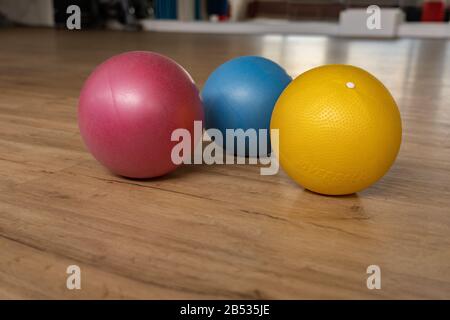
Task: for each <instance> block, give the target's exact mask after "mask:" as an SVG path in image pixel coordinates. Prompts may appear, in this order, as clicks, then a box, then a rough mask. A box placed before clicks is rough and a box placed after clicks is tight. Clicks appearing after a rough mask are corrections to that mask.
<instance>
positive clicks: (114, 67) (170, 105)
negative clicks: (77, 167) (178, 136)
mask: <svg viewBox="0 0 450 320" xmlns="http://www.w3.org/2000/svg"><path fill="white" fill-rule="evenodd" d="M194 120H200V121H203V107H202V104H201V100H200V96H199V92H198V90H197V88H196V86H195V84H194V82H193V80H192V78H191V77H190V75H189V74H188V73H187V72H186V71H185V70H184V69H183V68H182V67H181V66H180V65H178V64H177V63H176V62H174V61H173V60H171V59H169V58H167V57H164V56H162V55H160V54H157V53H153V52H144V51H134V52H127V53H123V54H119V55H117V56H114V57H112V58H110V59H108V60H106V61H105V62H103V63H102V64H101V65H99V66H98V67H97V68H96V69H95V70H94V71H93V73H92V74H91V75H90V76H89V78H88V79H87V80H86V82H85V84H84V86H83V88H82V90H81V95H80V99H79V105H78V124H79V128H80V132H81V136H82V138H83V140H84V142H85V144H86V146H87V148H88V149H89V151H90V152H91V153H92V154H93V156H94V157H95V158H96V159H97V160H98V161H99V162H100V163H101V164H103V165H104V166H105V167H107V168H109V169H110V170H111V171H112V172H114V173H116V174H118V175H121V176H125V177H130V178H152V177H157V176H161V175H164V174H166V173H169V172H171V171H172V170H174V169H175V168H176V165H175V164H174V163H173V162H172V160H171V151H172V148H173V146H174V145H176V144H177V143H178V142H176V141H171V134H172V132H173V131H174V130H175V129H178V128H184V129H187V130H189V132H190V133H191V137H192V138H193V137H194V134H193V130H194ZM194 143H195V141H192V144H194Z"/></svg>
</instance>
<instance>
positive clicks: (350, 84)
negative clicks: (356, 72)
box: [345, 82, 355, 89]
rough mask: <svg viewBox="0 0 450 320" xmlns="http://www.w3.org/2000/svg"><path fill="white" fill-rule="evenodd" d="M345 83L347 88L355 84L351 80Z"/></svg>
mask: <svg viewBox="0 0 450 320" xmlns="http://www.w3.org/2000/svg"><path fill="white" fill-rule="evenodd" d="M345 85H346V86H347V88H349V89H354V88H355V84H354V83H353V82H347V83H346V84H345Z"/></svg>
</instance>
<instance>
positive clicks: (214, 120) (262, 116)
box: [201, 56, 292, 156]
mask: <svg viewBox="0 0 450 320" xmlns="http://www.w3.org/2000/svg"><path fill="white" fill-rule="evenodd" d="M291 81H292V78H291V77H290V76H289V75H288V74H287V73H286V71H285V70H284V69H283V68H282V67H280V66H279V65H278V64H276V63H275V62H273V61H271V60H269V59H266V58H262V57H256V56H244V57H239V58H235V59H233V60H230V61H228V62H226V63H224V64H222V65H221V66H220V67H218V68H217V69H216V70H215V71H214V72H213V73H212V74H211V75H210V76H209V78H208V80H207V81H206V83H205V85H204V87H203V91H202V93H201V96H202V100H203V104H204V108H205V127H206V128H207V129H210V128H215V129H218V130H220V131H221V132H222V135H223V137H224V143H223V145H222V146H223V147H224V148H226V144H225V137H226V129H242V130H244V131H245V130H247V129H255V130H256V131H257V132H258V130H259V129H267V133H268V135H267V139H268V141H267V143H268V151H269V152H270V141H269V139H270V138H269V136H270V134H269V133H270V118H271V116H272V111H273V108H274V106H275V103H276V102H277V100H278V97H279V96H280V94H281V93H282V92H283V90H284V89H285V88H286V86H287V85H288V84H289V83H290V82H291ZM258 144H259V142H258ZM236 145H237V141H236V140H235V149H234V153H235V154H237V155H240V156H256V155H255V154H249V148H248V141H247V143H246V151H245V153H244V154H243V153H240V152H237V150H236ZM257 152H258V155H260V156H262V155H263V154H261V152H264V150H258V151H257ZM265 155H267V154H265Z"/></svg>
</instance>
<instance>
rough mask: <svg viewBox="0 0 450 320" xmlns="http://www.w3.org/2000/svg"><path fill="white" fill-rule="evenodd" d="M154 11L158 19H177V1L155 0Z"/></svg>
mask: <svg viewBox="0 0 450 320" xmlns="http://www.w3.org/2000/svg"><path fill="white" fill-rule="evenodd" d="M154 10H155V18H156V19H171V20H173V19H176V18H177V0H155V2H154Z"/></svg>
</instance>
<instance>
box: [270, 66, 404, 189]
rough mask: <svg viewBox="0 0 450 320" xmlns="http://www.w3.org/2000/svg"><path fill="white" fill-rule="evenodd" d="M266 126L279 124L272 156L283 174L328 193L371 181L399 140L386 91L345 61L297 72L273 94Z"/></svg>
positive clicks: (380, 172)
mask: <svg viewBox="0 0 450 320" xmlns="http://www.w3.org/2000/svg"><path fill="white" fill-rule="evenodd" d="M270 127H271V129H279V153H278V154H277V157H278V159H279V161H280V164H281V166H282V168H283V169H284V170H285V171H286V173H287V174H288V175H289V176H290V177H291V178H292V179H294V180H295V181H296V182H297V183H299V184H300V185H302V186H303V187H305V188H306V189H309V190H311V191H314V192H317V193H322V194H327V195H343V194H350V193H354V192H358V191H360V190H363V189H365V188H367V187H369V186H370V185H372V184H373V183H374V182H376V181H377V180H378V179H380V178H381V177H382V176H383V175H384V174H385V173H386V172H387V171H388V170H389V168H390V167H391V165H392V164H393V162H394V161H395V158H396V157H397V153H398V151H399V148H400V143H401V139H402V125H401V119H400V113H399V111H398V107H397V104H396V103H395V101H394V99H393V98H392V96H391V94H390V93H389V91H388V90H387V89H386V87H385V86H384V85H383V84H382V83H381V82H380V81H379V80H378V79H376V78H375V77H374V76H372V75H371V74H370V73H368V72H367V71H365V70H362V69H360V68H357V67H354V66H349V65H325V66H321V67H318V68H314V69H312V70H309V71H307V72H305V73H303V74H301V75H300V76H298V77H297V78H296V79H295V80H294V81H292V83H291V84H290V85H289V86H288V87H287V88H286V89H285V90H284V92H283V93H282V94H281V96H280V98H279V99H278V101H277V103H276V105H275V109H274V111H273V114H272V119H271V123H270ZM274 140H275V139H274V136H273V135H272V143H274ZM275 150H276V148H275Z"/></svg>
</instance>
